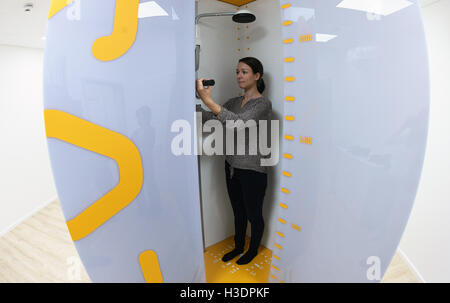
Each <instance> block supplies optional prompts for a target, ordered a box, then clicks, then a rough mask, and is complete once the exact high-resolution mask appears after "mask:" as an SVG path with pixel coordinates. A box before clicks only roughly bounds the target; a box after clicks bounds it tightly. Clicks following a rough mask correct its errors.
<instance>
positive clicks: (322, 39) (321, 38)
mask: <svg viewBox="0 0 450 303" xmlns="http://www.w3.org/2000/svg"><path fill="white" fill-rule="evenodd" d="M336 37H337V35H329V34H319V33H317V34H316V41H317V42H328V41H330V40H331V39H334V38H336Z"/></svg>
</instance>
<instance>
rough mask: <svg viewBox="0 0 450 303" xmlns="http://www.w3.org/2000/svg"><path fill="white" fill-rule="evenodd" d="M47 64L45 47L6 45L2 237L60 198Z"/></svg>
mask: <svg viewBox="0 0 450 303" xmlns="http://www.w3.org/2000/svg"><path fill="white" fill-rule="evenodd" d="M42 66H43V50H41V49H32V48H23V47H15V46H5V45H0V115H1V118H0V136H1V143H0V144H1V148H0V170H1V174H0V235H2V234H4V233H5V232H7V231H9V230H10V229H11V228H13V227H14V226H15V225H16V224H18V223H20V222H21V221H22V220H23V219H25V218H26V217H28V216H30V215H32V214H33V213H34V212H35V211H36V210H38V209H40V208H41V207H43V206H45V205H47V204H48V203H49V202H51V201H53V200H55V199H56V189H55V186H54V183H53V177H52V173H51V170H50V161H49V157H48V153H47V141H46V138H45V129H44V117H43V98H42Z"/></svg>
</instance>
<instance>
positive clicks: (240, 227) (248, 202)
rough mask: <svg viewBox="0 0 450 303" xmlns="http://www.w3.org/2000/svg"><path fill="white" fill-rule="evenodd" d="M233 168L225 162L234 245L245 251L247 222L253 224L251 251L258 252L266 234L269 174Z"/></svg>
mask: <svg viewBox="0 0 450 303" xmlns="http://www.w3.org/2000/svg"><path fill="white" fill-rule="evenodd" d="M233 170H234V173H233V175H231V168H230V165H229V164H228V162H227V161H225V175H226V181H227V190H228V195H229V197H230V201H231V206H232V207H233V213H234V229H235V236H234V243H235V246H236V248H237V249H242V250H243V249H244V244H245V232H246V230H247V221H250V224H251V240H250V247H249V251H253V252H255V253H256V252H258V247H259V244H260V243H261V239H262V236H263V232H264V218H263V214H262V209H263V201H264V195H265V193H266V188H267V174H265V173H260V172H257V171H254V170H249V169H239V168H233Z"/></svg>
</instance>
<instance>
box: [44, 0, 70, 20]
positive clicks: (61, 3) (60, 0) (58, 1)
mask: <svg viewBox="0 0 450 303" xmlns="http://www.w3.org/2000/svg"><path fill="white" fill-rule="evenodd" d="M72 2H73V0H52V2H50V10H49V12H48V18H49V19H50V18H51V17H53V16H54V15H56V13H57V12H59V11H60V10H62V9H63V8H65V7H66V6H67V5H69V4H70V3H72Z"/></svg>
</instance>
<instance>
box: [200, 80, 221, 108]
mask: <svg viewBox="0 0 450 303" xmlns="http://www.w3.org/2000/svg"><path fill="white" fill-rule="evenodd" d="M203 80H206V79H205V78H200V79H198V80H197V86H196V88H197V93H198V95H199V97H200V98H201V99H202V101H203V103H204V104H205V105H206V106H207V107H208V108H209V109H210V110H211V111H212V112H213V113H214V114H215V115H218V114H219V113H220V111H221V110H222V107H221V106H220V105H218V104H216V102H214V100H213V99H211V94H212V86H209V87H208V88H205V87H204V86H203Z"/></svg>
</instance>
